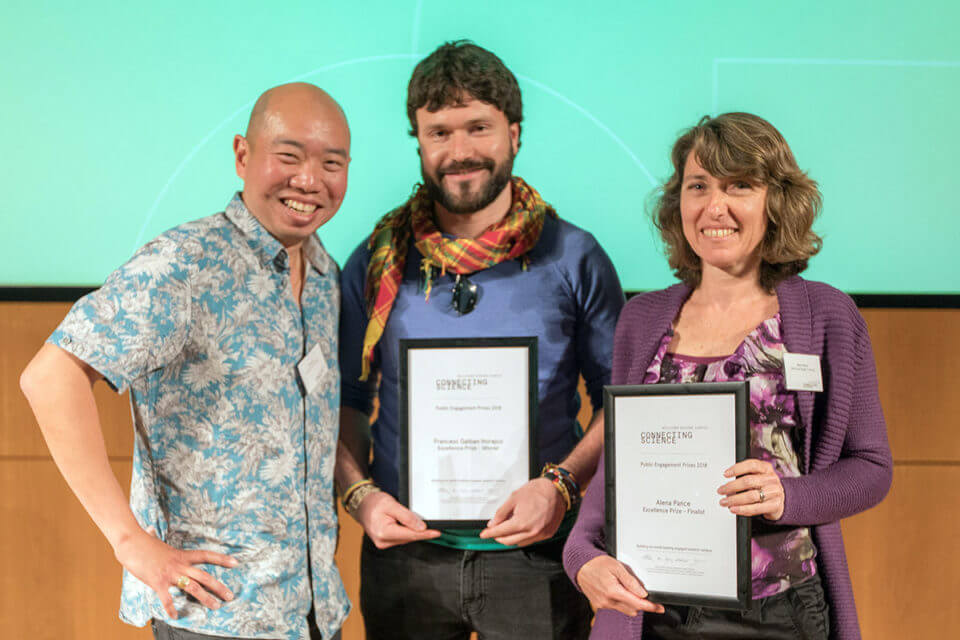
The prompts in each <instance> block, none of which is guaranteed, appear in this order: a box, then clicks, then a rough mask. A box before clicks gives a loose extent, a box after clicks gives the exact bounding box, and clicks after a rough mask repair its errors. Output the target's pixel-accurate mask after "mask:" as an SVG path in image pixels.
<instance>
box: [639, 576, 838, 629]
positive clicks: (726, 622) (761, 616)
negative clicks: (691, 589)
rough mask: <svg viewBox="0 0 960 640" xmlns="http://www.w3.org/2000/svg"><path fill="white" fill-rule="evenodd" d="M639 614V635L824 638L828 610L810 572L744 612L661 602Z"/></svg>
mask: <svg viewBox="0 0 960 640" xmlns="http://www.w3.org/2000/svg"><path fill="white" fill-rule="evenodd" d="M664 608H665V609H666V612H665V613H663V614H659V615H658V614H656V613H646V614H644V616H643V640H650V639H655V640H682V639H687V640H691V639H693V638H697V640H701V639H702V640H720V639H721V638H723V639H726V638H730V639H734V638H735V639H737V640H827V637H828V636H829V635H830V622H829V617H828V616H829V612H828V610H827V603H826V599H825V598H824V595H823V588H822V587H821V585H820V576H819V575H815V576H813V577H812V578H808V579H806V580H804V581H803V582H801V583H800V584H797V585H794V586H793V587H791V588H790V589H787V590H786V591H784V592H782V593H778V594H777V595H775V596H770V597H769V598H761V599H759V600H754V601H753V605H752V606H751V607H750V608H749V609H747V610H746V611H728V610H725V609H710V608H705V607H675V606H669V605H667V606H665V607H664Z"/></svg>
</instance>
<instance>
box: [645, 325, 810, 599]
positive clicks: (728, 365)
mask: <svg viewBox="0 0 960 640" xmlns="http://www.w3.org/2000/svg"><path fill="white" fill-rule="evenodd" d="M782 332H783V330H782V324H781V322H780V314H779V313H778V314H776V315H775V316H773V317H772V318H768V319H767V320H765V321H764V322H763V323H761V324H760V325H759V326H758V327H757V328H755V329H754V330H753V331H752V332H751V333H750V335H748V336H747V337H746V338H745V339H744V341H743V342H742V343H741V344H740V346H739V347H738V348H737V350H736V351H735V352H734V353H733V354H732V355H730V356H727V357H720V358H697V357H691V356H683V355H679V354H671V353H667V347H668V346H669V344H670V342H671V341H672V340H673V331H672V330H671V331H669V332H668V333H667V334H666V335H665V336H664V337H663V339H662V340H661V341H660V347H659V349H658V351H657V355H656V356H655V357H654V359H653V361H652V362H651V363H650V367H649V368H648V369H647V371H646V374H645V376H644V379H643V382H644V384H656V383H680V382H728V381H739V380H747V381H748V384H749V389H750V402H749V405H748V408H747V411H748V414H749V415H748V419H749V423H750V457H751V458H757V459H759V460H765V461H767V462H769V463H770V464H772V465H773V467H774V470H775V471H776V473H777V475H778V476H780V477H781V478H795V477H798V476H799V475H801V471H800V468H801V465H800V459H799V455H798V453H797V452H798V451H799V450H800V447H801V445H800V443H801V442H803V438H802V430H801V429H802V427H801V426H800V424H799V419H798V416H799V413H798V412H797V406H796V400H797V398H796V394H794V393H793V392H791V391H788V390H787V388H786V384H785V382H784V377H783V354H784V351H785V348H784V345H783V338H782ZM751 546H752V554H753V566H752V576H753V597H754V598H766V597H768V596H772V595H774V594H777V593H780V592H782V591H786V590H787V589H789V588H790V586H791V585H793V584H797V583H799V582H802V581H803V580H805V579H807V578H809V577H810V576H812V575H813V574H815V573H816V570H817V569H816V561H815V558H816V547H815V546H814V544H813V538H812V537H811V535H810V530H809V528H807V527H783V526H776V525H775V524H773V523H770V522H769V521H767V520H765V519H763V518H754V519H753V538H752V540H751Z"/></svg>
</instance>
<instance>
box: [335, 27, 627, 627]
mask: <svg viewBox="0 0 960 640" xmlns="http://www.w3.org/2000/svg"><path fill="white" fill-rule="evenodd" d="M407 115H408V117H409V120H410V125H411V134H412V135H414V136H416V138H417V141H418V143H419V154H420V161H421V172H422V175H423V184H422V185H421V186H419V187H418V188H417V189H416V190H415V192H414V194H413V196H412V197H411V198H410V199H409V200H408V201H407V202H406V203H404V204H403V205H401V206H400V207H399V208H397V209H395V210H393V211H392V212H390V213H388V214H387V215H386V216H385V217H384V218H383V219H382V220H381V221H380V222H379V223H378V224H377V225H376V227H375V229H374V231H373V233H372V235H371V236H370V238H369V239H368V240H367V241H365V242H363V243H362V244H361V245H360V246H359V247H358V248H357V249H356V250H355V251H354V253H353V255H352V256H351V257H350V259H349V260H348V262H347V264H346V266H345V267H344V271H343V275H342V280H341V283H342V289H343V310H342V315H341V323H340V327H341V328H340V336H341V337H340V361H341V370H342V374H343V376H342V377H343V396H342V400H341V403H342V404H341V437H340V448H339V450H338V452H337V471H336V479H337V484H338V487H339V488H340V490H341V496H342V497H343V500H344V506H345V508H346V509H347V511H348V512H350V513H351V514H352V515H353V517H354V518H356V519H357V521H359V522H360V524H361V525H362V526H363V528H364V531H365V533H366V536H365V537H364V544H363V551H362V568H361V597H360V604H361V609H362V611H363V616H364V621H365V625H366V631H367V638H369V639H370V640H378V639H381V638H467V637H468V636H469V634H470V632H471V631H477V632H479V634H480V636H481V637H484V638H529V639H539V638H585V637H586V636H587V633H588V631H589V624H590V617H591V612H590V609H589V606H588V604H587V602H586V601H585V600H584V598H583V596H582V595H581V594H580V593H579V592H578V591H577V590H576V589H575V587H573V585H572V584H571V583H570V582H569V581H568V580H566V579H564V577H563V569H562V566H561V563H560V558H561V550H562V547H563V542H564V539H565V538H566V535H567V532H568V531H569V528H570V526H571V525H572V522H573V519H574V518H575V515H576V507H577V502H578V499H579V489H580V488H579V486H578V484H577V483H578V481H580V480H582V479H586V478H590V477H591V476H592V474H593V471H594V468H595V466H596V462H597V458H598V456H599V451H600V448H601V442H602V433H601V429H599V428H596V427H595V425H596V423H597V422H598V421H599V413H597V414H595V415H594V420H593V421H592V423H591V428H589V429H588V430H587V431H586V434H584V433H583V432H582V430H581V429H580V428H579V425H578V424H577V421H576V417H577V413H578V409H579V406H580V401H579V395H578V392H577V382H578V376H579V375H582V376H583V377H584V379H585V381H586V385H587V390H588V392H589V394H590V397H591V400H592V403H593V407H594V409H599V407H600V397H601V390H602V387H603V385H604V384H605V383H606V382H607V381H608V379H609V375H610V353H611V347H612V342H613V330H614V325H615V322H616V319H617V315H618V313H619V311H620V308H621V305H622V302H623V293H622V291H621V288H620V283H619V281H618V279H617V275H616V273H615V271H614V269H613V266H612V264H611V263H610V260H609V259H608V257H607V255H606V254H605V253H604V251H603V249H602V248H601V247H600V246H599V245H598V244H597V242H596V240H595V239H594V238H593V237H592V236H591V235H590V234H589V233H586V232H584V231H582V230H580V229H578V228H577V227H575V226H573V225H571V224H569V223H567V222H565V221H563V220H561V219H559V218H558V216H557V214H556V212H555V211H554V210H553V208H552V207H551V206H550V205H549V204H547V203H546V202H544V201H543V199H541V197H540V195H539V194H538V193H537V191H536V190H535V189H533V187H531V186H530V185H528V184H527V183H526V182H525V181H524V180H522V179H521V178H519V177H516V176H513V175H512V171H513V159H514V156H515V155H516V153H517V151H518V150H519V147H520V122H521V120H522V104H521V97H520V89H519V87H518V85H517V81H516V78H515V77H514V76H513V74H512V73H511V72H510V71H509V70H508V69H507V68H506V67H505V66H504V64H503V63H502V62H501V60H500V59H499V58H498V57H497V56H495V55H494V54H492V53H490V52H489V51H486V50H484V49H482V48H480V47H478V46H476V45H474V44H471V43H468V42H463V41H461V42H453V43H447V44H444V45H443V46H441V47H440V48H438V49H437V50H436V51H434V52H433V53H432V54H430V55H429V56H428V57H427V58H425V59H424V60H423V61H421V62H420V63H419V64H418V65H417V67H416V68H415V69H414V72H413V76H412V78H411V80H410V84H409V87H408V95H407ZM492 336H537V338H538V359H539V365H538V367H539V387H538V390H539V418H538V420H539V423H538V426H539V429H540V434H539V442H538V443H535V446H537V448H538V458H539V462H540V464H541V465H545V469H544V472H543V475H542V476H541V477H539V478H536V479H534V480H531V481H529V482H527V483H526V484H524V485H523V486H521V487H519V488H517V489H516V490H515V491H514V492H513V493H512V495H511V496H510V497H509V498H508V499H507V500H506V502H505V503H504V504H503V505H501V506H500V508H499V509H498V510H497V511H496V514H495V515H494V517H493V518H492V519H491V520H490V521H489V523H488V524H487V526H486V528H484V529H483V530H480V531H476V530H472V531H465V530H445V531H435V530H430V529H427V528H426V525H425V523H424V522H423V521H422V520H421V519H420V518H419V517H418V516H417V515H415V514H414V513H413V512H411V511H410V510H408V509H407V508H406V507H404V506H403V505H401V504H400V503H399V502H398V501H397V499H396V496H397V493H398V457H399V435H398V434H399V424H398V422H399V419H400V415H399V407H398V402H399V388H398V352H399V347H398V345H399V341H400V339H403V338H445V337H492ZM378 377H379V382H378ZM375 397H377V398H378V399H379V412H378V416H377V420H376V422H375V423H374V424H373V425H372V428H371V426H370V418H369V416H370V415H371V412H372V409H373V400H374V398H375ZM371 435H372V441H373V442H372V446H373V460H372V463H370V464H368V461H369V460H370V447H371ZM478 435H480V434H478ZM556 463H559V464H556Z"/></svg>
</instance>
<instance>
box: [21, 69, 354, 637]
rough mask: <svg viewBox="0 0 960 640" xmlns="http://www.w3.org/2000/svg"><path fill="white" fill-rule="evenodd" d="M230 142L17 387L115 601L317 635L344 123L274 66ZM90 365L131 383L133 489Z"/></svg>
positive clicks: (183, 618)
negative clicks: (105, 546) (77, 507)
mask: <svg viewBox="0 0 960 640" xmlns="http://www.w3.org/2000/svg"><path fill="white" fill-rule="evenodd" d="M233 149H234V155H235V159H236V170H237V175H239V176H240V178H241V180H242V181H243V190H242V191H241V192H240V193H237V194H235V195H234V196H233V198H232V200H231V201H230V202H229V204H228V205H227V207H226V210H225V211H224V212H222V213H218V214H216V215H213V216H209V217H207V218H202V219H200V220H196V221H194V222H188V223H186V224H183V225H181V226H179V227H176V228H174V229H171V230H170V231H167V232H166V233H164V234H162V235H161V236H159V237H158V238H156V239H155V240H153V241H152V242H150V243H148V244H147V245H146V246H144V247H143V248H141V249H140V250H139V251H137V253H136V254H135V255H134V256H133V258H131V259H130V261H129V262H127V263H126V264H124V265H123V266H122V267H120V268H119V269H117V270H116V271H114V272H113V273H112V274H110V276H109V277H108V278H107V280H106V282H105V283H104V285H103V286H102V287H101V288H100V289H98V290H97V291H95V292H93V293H91V294H90V295H88V296H86V297H84V298H82V299H81V300H79V301H78V302H77V303H76V305H74V307H73V308H72V309H71V310H70V312H69V313H68V314H67V316H66V318H65V319H64V320H63V322H62V323H61V324H60V326H59V327H58V328H57V330H56V331H55V332H54V333H53V335H51V336H50V338H49V339H48V340H47V343H46V344H45V345H44V346H43V347H42V348H41V349H40V351H39V353H37V355H36V356H35V357H34V359H33V360H32V361H31V363H30V364H29V365H28V366H27V369H26V370H25V371H24V372H23V375H22V376H21V387H22V389H23V392H24V394H25V395H26V396H27V399H28V400H29V402H30V405H31V406H32V408H33V411H34V413H35V415H36V417H37V422H38V423H39V425H40V428H41V430H42V432H43V435H44V437H45V438H46V441H47V445H48V446H49V448H50V452H51V454H52V456H53V459H54V461H55V462H56V464H57V466H58V467H59V468H60V471H61V472H62V473H63V476H64V478H65V479H66V481H67V483H68V484H69V485H70V488H71V489H72V490H73V492H74V493H75V494H76V495H77V497H78V498H79V499H80V502H81V503H82V504H83V506H84V508H85V509H86V510H87V512H88V513H89V514H90V517H91V518H92V519H93V521H94V522H95V523H96V525H97V526H98V527H99V528H100V531H101V532H103V535H104V536H105V537H106V538H107V540H108V541H109V542H110V545H111V546H112V547H113V551H114V554H115V555H116V557H117V560H119V561H120V563H121V564H122V565H123V567H124V576H123V593H122V602H121V608H120V617H121V619H123V620H124V621H125V622H128V623H130V624H134V625H137V626H144V625H146V624H147V623H148V622H151V621H152V623H153V633H154V636H155V637H156V638H164V639H165V638H178V639H180V638H193V637H208V636H215V637H226V638H241V637H242V638H291V639H293V638H305V637H307V636H308V633H309V635H310V637H312V638H323V639H324V640H329V639H330V638H334V637H335V636H336V634H337V632H338V629H339V628H340V625H341V624H342V622H343V620H344V618H345V617H346V615H347V612H348V610H349V602H348V600H347V597H346V594H345V593H344V590H343V585H342V583H341V582H340V577H339V575H338V574H337V569H336V566H335V565H334V562H333V552H334V548H335V545H336V530H337V523H336V510H335V508H334V498H333V482H332V475H333V465H334V456H335V448H336V440H337V428H338V407H339V382H340V381H339V373H338V371H339V369H338V363H337V346H336V340H337V316H338V313H339V298H340V292H339V288H338V279H339V273H338V269H337V266H336V264H335V263H334V261H333V260H332V259H331V258H330V256H329V255H328V254H327V252H326V251H325V250H324V248H323V246H322V245H321V244H320V241H319V240H318V239H317V237H316V235H315V233H314V232H315V231H316V230H317V229H318V228H319V227H320V226H321V225H322V224H323V223H325V222H326V221H327V220H329V219H330V218H331V217H332V216H333V214H334V213H336V212H337V209H338V208H339V207H340V204H341V202H342V201H343V197H344V193H345V191H346V188H347V167H348V165H349V163H350V132H349V129H348V127H347V121H346V118H345V117H344V114H343V111H342V110H341V109H340V107H339V105H337V103H336V102H335V101H334V100H333V99H332V98H331V97H330V96H329V95H327V94H326V93H325V92H324V91H322V90H321V89H319V88H317V87H315V86H313V85H309V84H302V83H297V84H289V85H284V86H280V87H275V88H273V89H270V90H269V91H267V92H266V93H264V94H263V95H262V96H261V97H260V99H259V100H257V103H256V106H255V107H254V109H253V113H252V114H251V117H250V122H249V125H248V128H247V132H246V135H237V136H236V137H235V139H234V143H233ZM98 380H105V381H106V382H107V384H108V385H110V386H111V387H112V388H113V389H115V390H117V391H118V392H122V391H124V390H129V392H130V403H131V407H132V413H133V421H134V433H135V448H134V454H133V477H132V481H131V489H130V501H129V503H128V502H127V500H126V498H125V497H124V494H123V491H122V489H121V488H120V485H119V484H118V482H117V479H116V477H115V476H114V474H113V471H112V470H111V468H110V463H109V460H108V457H107V452H106V449H105V447H104V442H103V433H102V428H101V425H100V421H99V418H98V415H97V407H96V403H95V401H94V396H93V391H92V389H93V386H94V384H95V383H96V382H97V381H98ZM98 586H99V585H91V588H97V587H98ZM196 634H202V635H196Z"/></svg>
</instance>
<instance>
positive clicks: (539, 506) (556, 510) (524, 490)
mask: <svg viewBox="0 0 960 640" xmlns="http://www.w3.org/2000/svg"><path fill="white" fill-rule="evenodd" d="M566 511H567V509H566V504H565V503H564V500H563V496H561V495H560V492H559V491H557V489H556V487H554V486H553V482H552V481H550V480H549V479H547V478H534V479H533V480H531V481H530V482H528V483H526V484H525V485H523V486H522V487H520V488H519V489H517V490H516V491H514V492H513V493H511V494H510V497H509V498H507V501H506V502H504V503H503V505H501V507H500V508H499V509H497V512H496V513H495V514H493V518H491V520H490V521H489V522H488V523H487V528H486V529H484V530H483V531H481V532H480V537H481V538H493V539H494V540H496V541H497V542H499V543H500V544H506V545H517V546H520V547H523V546H526V545H528V544H533V543H534V542H540V541H541V540H546V539H547V538H549V537H550V536H552V535H553V534H554V533H556V532H557V529H558V528H559V527H560V523H561V522H562V521H563V516H564V514H565V513H566Z"/></svg>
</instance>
